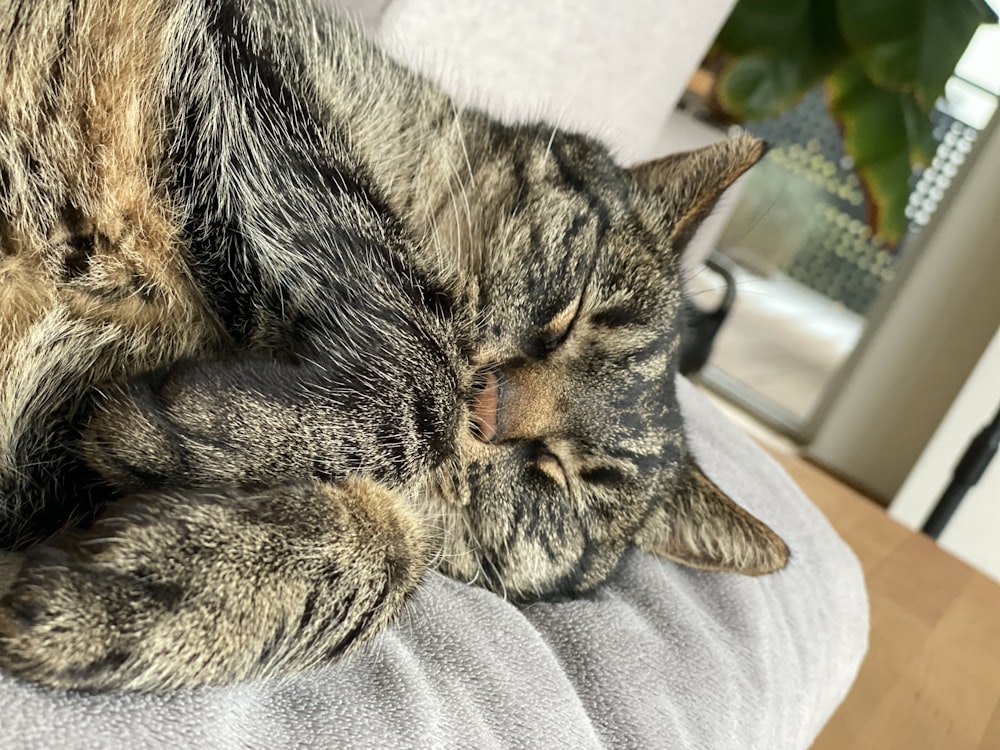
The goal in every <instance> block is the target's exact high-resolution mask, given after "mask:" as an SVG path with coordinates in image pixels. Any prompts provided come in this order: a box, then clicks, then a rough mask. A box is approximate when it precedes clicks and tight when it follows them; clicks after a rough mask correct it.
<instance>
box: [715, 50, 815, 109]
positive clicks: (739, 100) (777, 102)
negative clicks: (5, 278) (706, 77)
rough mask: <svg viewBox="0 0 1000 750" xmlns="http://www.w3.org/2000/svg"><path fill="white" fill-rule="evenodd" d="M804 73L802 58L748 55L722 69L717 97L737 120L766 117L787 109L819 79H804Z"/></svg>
mask: <svg viewBox="0 0 1000 750" xmlns="http://www.w3.org/2000/svg"><path fill="white" fill-rule="evenodd" d="M802 74H803V68H802V65H801V63H800V62H799V61H798V60H789V59H787V58H780V57H769V56H764V55H748V56H746V57H743V58H740V59H738V60H735V61H734V62H733V63H732V64H731V65H730V66H729V67H728V68H726V69H725V70H724V71H723V72H722V74H721V76H720V77H719V82H718V85H717V87H716V96H717V98H718V100H719V104H720V105H721V106H722V108H723V109H724V110H726V111H727V112H728V113H729V114H731V115H733V116H734V117H736V118H737V119H739V120H762V119H764V118H765V117H773V116H775V115H777V114H780V113H781V112H784V111H785V110H786V109H788V108H789V107H790V106H792V105H793V104H794V103H795V102H796V101H797V100H798V99H799V97H801V96H802V95H803V94H804V93H805V92H806V91H808V90H809V89H810V88H811V87H812V86H813V85H814V84H815V83H816V82H817V80H819V79H817V80H813V81H808V80H806V81H803V80H802ZM819 78H822V76H819Z"/></svg>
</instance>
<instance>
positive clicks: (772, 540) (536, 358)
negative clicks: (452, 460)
mask: <svg viewBox="0 0 1000 750" xmlns="http://www.w3.org/2000/svg"><path fill="white" fill-rule="evenodd" d="M727 149H728V150H727ZM512 151H513V157H512V158H511V160H510V168H509V170H503V169H499V168H498V169H495V170H494V182H493V184H489V183H487V184H479V185H477V188H476V191H475V192H474V193H473V195H474V196H475V197H476V199H477V200H486V201H488V204H489V205H490V206H491V207H492V213H485V214H484V215H483V216H482V217H481V218H480V220H479V221H477V222H476V226H477V227H478V236H472V237H470V238H468V241H469V242H478V243H481V247H480V248H479V252H480V253H481V259H480V260H479V261H477V263H476V264H475V268H474V273H473V275H474V279H475V283H474V284H473V287H474V288H475V294H474V297H475V298H474V300H473V306H474V308H475V314H476V315H475V318H476V321H477V326H476V331H475V333H474V336H473V338H474V345H473V357H472V359H473V362H472V365H473V366H474V367H475V368H477V373H478V374H477V377H476V379H475V383H474V385H473V389H472V394H471V396H470V398H469V403H470V409H469V412H470V413H469V419H470V430H469V436H466V438H465V439H464V440H463V441H462V442H461V445H460V452H461V454H462V456H461V461H460V464H459V468H458V471H459V472H460V474H461V476H460V478H459V489H457V490H452V489H451V485H450V484H449V483H447V482H442V484H443V486H444V487H445V489H444V490H443V491H442V494H443V495H445V496H447V497H448V498H449V500H450V501H451V502H452V503H453V504H454V505H453V507H452V508H451V509H450V511H449V519H450V522H449V523H447V524H446V525H447V527H448V530H449V534H448V541H449V544H447V545H446V551H445V556H444V560H443V564H444V565H445V567H446V568H447V569H448V570H449V572H451V573H452V574H455V575H459V576H460V577H465V578H472V579H476V578H478V579H479V582H481V583H483V584H484V585H486V586H488V587H490V588H493V589H495V590H499V591H503V592H505V593H506V594H507V595H509V596H511V598H514V599H528V598H536V597H538V596H545V595H553V594H555V595H558V594H561V593H570V592H576V591H584V590H588V589H590V588H593V587H594V586H595V585H597V584H598V583H600V582H601V581H603V580H605V579H606V578H607V577H608V576H609V575H610V574H611V573H612V572H613V571H614V570H615V568H616V567H617V566H618V564H619V562H620V560H621V558H622V557H623V555H624V553H625V551H626V550H627V549H628V548H629V547H631V546H633V545H635V544H640V545H641V546H643V547H645V548H647V549H650V550H653V551H656V552H658V553H660V554H661V555H663V556H666V557H671V558H673V559H677V560H679V561H681V562H685V563H687V564H690V565H695V566H698V567H705V568H713V569H733V570H740V571H741V572H748V573H762V572H768V571H770V570H774V569H777V568H779V567H781V566H782V565H783V564H784V561H785V559H786V557H787V550H786V548H785V547H784V544H783V543H782V542H781V541H780V539H778V538H777V537H776V536H775V535H774V534H773V533H772V532H770V530H769V529H767V527H765V526H763V524H760V523H759V522H758V521H756V520H755V519H752V517H750V516H749V515H748V514H746V513H744V512H742V511H740V509H739V508H738V507H737V506H735V505H734V504H733V503H732V502H731V501H730V500H728V498H726V497H725V496H724V495H723V494H722V493H721V492H719V491H718V490H717V489H716V488H715V487H714V485H712V484H711V482H709V481H708V480H707V479H706V478H705V477H704V475H702V474H701V472H700V471H699V470H698V469H697V466H696V465H695V464H694V462H693V461H692V459H691V458H690V456H689V455H688V452H687V448H686V445H685V441H684V435H683V426H682V421H681V415H680V413H679V409H678V405H677V401H676V396H675V392H674V377H675V373H676V359H677V352H678V344H679V338H680V328H679V310H680V305H681V299H682V291H681V277H680V270H679V268H680V266H679V262H678V261H679V259H678V255H679V253H678V245H680V244H682V243H683V242H684V241H686V237H687V236H688V235H689V233H690V232H691V231H692V229H693V226H694V225H695V224H696V223H697V222H698V221H699V220H700V218H701V217H702V216H703V215H704V213H705V212H706V211H707V210H708V209H709V208H710V206H711V205H712V204H713V203H714V201H715V199H716V198H717V197H718V195H719V193H721V191H722V190H723V189H724V188H725V187H726V186H727V185H728V184H729V183H731V182H732V180H734V179H735V177H736V176H738V175H739V174H740V173H741V172H742V171H744V170H745V169H746V168H748V167H749V166H750V165H751V164H752V163H753V162H754V161H756V159H757V158H759V156H760V153H761V151H762V147H761V145H760V144H759V143H757V142H754V141H751V140H750V139H745V140H742V141H737V142H730V144H729V145H728V146H725V147H720V148H719V149H717V151H716V152H705V153H696V154H693V155H690V156H688V157H672V158H670V159H668V160H664V161H662V162H661V163H660V164H659V166H658V167H657V166H655V165H650V166H646V167H641V168H639V169H637V170H633V171H627V170H623V169H621V168H619V167H617V166H616V165H614V163H613V162H612V161H611V159H610V158H609V157H608V156H607V154H606V153H605V152H604V151H603V150H602V149H601V148H599V147H598V146H597V145H595V144H594V143H593V142H591V141H589V140H587V139H584V138H579V137H575V136H558V137H556V138H554V139H553V140H552V142H551V143H545V142H539V141H538V139H530V138H525V139H524V140H522V141H515V142H514V144H513V148H512ZM699 169H701V170H702V174H699V173H698V172H697V170H699ZM489 173H490V171H489V170H483V172H482V174H489ZM483 181H484V180H483V179H482V178H481V180H480V182H481V183H482V182H483ZM706 532H707V536H704V538H703V537H702V536H701V535H703V534H705V533H706Z"/></svg>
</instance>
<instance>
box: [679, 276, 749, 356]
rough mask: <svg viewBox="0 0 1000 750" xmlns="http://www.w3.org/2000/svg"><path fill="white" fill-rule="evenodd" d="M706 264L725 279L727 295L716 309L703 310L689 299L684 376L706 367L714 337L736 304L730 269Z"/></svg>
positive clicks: (684, 336)
mask: <svg viewBox="0 0 1000 750" xmlns="http://www.w3.org/2000/svg"><path fill="white" fill-rule="evenodd" d="M705 265H706V266H707V267H708V268H710V269H711V270H712V271H714V272H715V273H717V274H718V275H719V276H721V277H722V279H723V281H725V283H726V293H725V295H724V296H723V297H722V302H720V303H719V306H718V307H717V308H715V309H714V310H703V309H702V308H700V307H698V306H697V305H695V304H694V303H693V302H691V301H690V300H687V302H686V304H685V315H686V318H685V321H684V324H685V327H684V334H683V339H682V340H681V352H680V364H679V367H680V371H681V374H682V375H692V374H694V373H696V372H698V371H699V370H701V368H703V367H704V366H705V365H706V363H707V362H708V358H709V357H710V356H711V355H712V345H713V344H714V342H715V337H716V335H717V334H718V333H719V329H720V328H721V327H722V324H723V322H725V320H726V317H727V316H728V315H729V311H730V309H732V306H733V302H735V301H736V279H735V278H733V274H732V273H730V271H729V269H728V268H726V267H725V266H724V265H723V264H722V263H720V262H718V261H716V260H713V259H712V258H709V259H708V260H706V261H705Z"/></svg>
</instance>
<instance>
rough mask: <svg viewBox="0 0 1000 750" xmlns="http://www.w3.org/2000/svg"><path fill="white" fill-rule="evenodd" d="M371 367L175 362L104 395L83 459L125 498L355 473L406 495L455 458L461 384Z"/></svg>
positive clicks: (435, 372)
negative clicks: (423, 475)
mask: <svg viewBox="0 0 1000 750" xmlns="http://www.w3.org/2000/svg"><path fill="white" fill-rule="evenodd" d="M366 367H370V365H365V364H364V363H361V362H355V363H350V364H348V365H346V366H345V364H344V363H343V362H335V361H328V362H320V363H316V362H311V363H302V364H298V363H296V364H291V363H286V362H280V361H274V360H267V359H262V358H258V357H254V356H252V355H243V356H241V357H238V358H233V359H229V360H225V361H187V362H179V363H175V364H174V365H172V366H170V367H167V368H163V369H161V370H159V371H157V372H154V373H150V374H148V375H144V376H141V377H138V378H134V379H133V380H131V381H129V382H128V383H126V384H124V385H123V386H118V387H109V388H107V389H103V390H102V393H101V395H100V396H99V397H98V399H97V405H96V407H95V409H94V413H93V416H92V418H91V419H90V422H89V425H88V427H87V428H86V429H85V430H84V433H83V440H82V442H81V450H82V453H83V456H84V458H85V460H86V462H87V464H88V465H89V466H90V467H92V468H93V469H94V470H96V471H97V472H98V473H99V474H100V475H101V476H102V477H103V478H104V479H105V480H107V481H109V482H110V483H111V484H113V485H115V486H116V487H118V488H119V489H122V490H125V491H136V490H140V489H146V488H152V487H178V486H180V487H189V488H211V487H217V486H238V487H257V486H268V485H273V484H279V483H284V482H287V481H292V480H299V479H305V478H309V477H320V478H324V479H331V480H338V479H341V478H343V477H346V476H349V475H357V474H362V475H365V476H371V477H373V478H375V479H377V480H379V481H382V482H384V483H386V484H389V485H392V486H401V485H404V484H407V483H408V482H410V481H412V480H413V479H414V478H415V477H416V476H417V475H418V474H419V473H420V472H422V471H424V470H425V469H427V468H428V467H430V466H433V465H435V464H436V463H437V462H438V461H440V460H441V459H443V458H444V457H446V456H447V455H449V454H450V452H451V451H452V449H453V444H454V440H455V436H456V434H457V430H458V423H459V418H460V397H459V385H458V383H457V376H456V375H455V374H454V368H453V367H450V366H448V364H447V363H440V365H439V366H438V367H431V366H429V365H427V366H424V367H421V368H418V367H415V366H413V365H412V363H410V367H409V368H408V369H406V370H403V369H398V370H397V371H391V369H390V368H382V371H380V372H379V373H377V375H376V374H375V373H371V372H366V371H365V368H366Z"/></svg>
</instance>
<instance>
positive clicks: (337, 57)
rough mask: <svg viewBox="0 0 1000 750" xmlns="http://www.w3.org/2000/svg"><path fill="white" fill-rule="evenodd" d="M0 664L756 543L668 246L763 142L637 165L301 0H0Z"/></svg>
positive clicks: (194, 664)
mask: <svg viewBox="0 0 1000 750" xmlns="http://www.w3.org/2000/svg"><path fill="white" fill-rule="evenodd" d="M0 88H2V90H3V91H4V94H3V96H2V97H0V537H2V540H3V542H4V544H5V545H6V546H8V547H14V546H19V545H25V544H27V543H28V542H31V541H35V540H37V539H38V538H40V537H43V536H45V535H47V534H49V533H50V532H52V531H54V530H56V529H57V528H59V527H61V526H63V525H64V524H65V523H66V522H67V521H69V520H75V519H79V518H81V517H89V516H95V517H96V521H93V522H90V521H89V520H88V522H87V523H85V524H84V526H83V528H80V529H71V530H67V531H63V532H61V533H60V534H58V535H57V536H56V537H55V538H53V539H51V540H49V541H47V542H45V543H43V544H40V545H36V546H34V547H33V548H32V549H31V550H29V552H28V553H27V557H26V560H25V562H24V564H23V567H22V568H21V570H20V573H19V576H18V578H17V579H16V581H15V582H14V585H13V589H12V590H11V592H10V593H9V594H8V595H7V596H6V598H5V599H4V600H3V601H2V604H0V665H2V666H3V667H4V668H7V669H9V670H12V671H14V672H15V673H17V674H19V675H21V676H23V677H26V678H28V679H32V680H37V681H40V682H44V683H47V684H50V685H55V686H61V687H84V688H92V689H162V688H167V687H174V686H181V685H193V684H201V683H217V682H222V681H226V680H232V679H241V678H249V677H259V676H269V675H275V674H283V673H288V672H290V671H294V670H299V669H304V668H307V667H310V666H313V665H316V664H320V663H323V662H324V661H327V660H329V659H330V658H331V657H333V656H335V655H337V654H339V653H341V652H342V651H343V650H345V649H346V648H349V647H351V646H353V645H354V644H356V643H359V642H361V641H362V640H364V638H366V637H367V636H369V635H371V634H372V633H373V632H376V631H377V630H378V629H379V628H380V627H382V626H383V625H384V624H385V623H387V622H389V621H390V620H391V619H392V617H393V616H394V615H395V614H396V613H397V612H398V611H399V609H400V608H401V607H402V605H403V602H404V600H405V598H406V596H407V595H408V594H409V593H410V592H412V590H413V589H414V588H415V586H416V585H417V584H418V582H419V581H420V578H421V576H422V574H423V572H424V570H425V569H426V567H427V566H428V565H429V564H433V563H435V562H436V564H438V565H439V566H440V567H441V568H442V569H443V570H444V571H445V572H447V573H449V574H451V575H454V576H456V577H458V578H460V579H464V580H469V581H475V582H477V583H480V584H482V585H484V586H487V587H489V588H491V589H493V590H496V591H498V592H502V593H504V594H506V595H507V596H509V597H511V598H513V599H516V600H529V599H532V598H536V597H546V596H561V595H568V594H573V593H576V592H581V591H586V590H589V589H592V588H593V587H594V586H596V585H598V584H599V583H601V582H602V581H604V580H605V579H607V577H608V576H609V575H611V574H612V573H613V571H614V570H615V568H616V567H617V566H618V565H619V563H620V561H621V559H622V556H623V554H624V552H625V551H626V550H627V549H628V548H629V547H631V546H633V545H636V544H638V545H640V546H641V547H643V548H644V549H647V550H650V551H653V552H656V553H658V554H660V555H663V556H665V557H668V558H671V559H675V560H678V561H681V562H684V563H686V564H691V565H696V566H698V567H704V568H708V569H719V570H735V571H739V572H743V573H750V574H759V573H763V572H769V571H773V570H776V569H778V568H780V567H781V566H782V565H783V564H784V562H785V560H786V558H787V550H786V548H785V546H784V544H783V543H782V542H781V540H780V539H778V538H777V537H776V536H775V535H774V534H773V533H772V532H771V531H770V530H769V529H767V527H766V526H764V525H763V524H761V523H760V522H759V521H757V520H756V519H753V518H752V517H751V516H749V515H748V514H746V513H745V512H743V511H742V510H740V509H739V508H738V507H737V506H736V505H735V504H733V503H732V502H731V501H730V500H728V499H727V498H726V497H725V496H724V495H722V493H721V492H719V490H718V489H717V488H715V486H714V485H713V484H712V483H711V482H710V481H709V480H708V479H707V478H706V477H705V476H704V475H703V474H702V473H701V472H700V470H698V468H697V466H696V464H695V463H694V461H693V460H692V458H691V457H690V455H689V454H688V451H687V448H686V446H685V441H684V437H683V430H682V425H681V420H680V415H679V413H678V408H677V403H676V399H675V396H674V386H673V378H674V373H675V360H676V352H677V345H678V336H679V331H678V309H679V305H680V303H681V287H680V278H679V266H678V258H677V253H678V250H679V249H680V247H682V246H683V244H684V242H685V241H686V240H687V238H688V236H689V235H690V233H691V232H692V231H693V229H694V227H695V226H696V225H697V223H698V221H699V220H700V218H701V217H702V216H703V215H704V214H705V213H706V212H707V211H708V210H709V209H710V208H711V205H712V204H713V202H714V201H715V199H716V198H717V197H718V195H719V194H720V192H721V191H722V190H723V189H724V188H725V187H726V186H728V184H729V183H731V182H732V181H733V180H734V179H735V178H736V177H737V176H738V175H739V174H740V173H742V172H743V171H744V170H745V169H747V168H748V167H749V166H751V165H752V164H753V163H754V162H755V161H756V159H757V158H759V156H760V153H761V151H762V147H761V145H760V144H759V143H758V142H756V141H753V140H752V139H749V138H741V139H736V140H733V141H729V142H725V143H722V144H719V145H718V146H716V147H712V148H709V149H706V150H704V151H700V152H693V153H689V154H682V155H677V156H674V157H669V158H667V159H663V160H661V161H659V162H655V163H651V164H647V165H643V166H641V167H637V168H634V169H632V170H624V169H621V168H620V167H618V166H616V165H615V164H614V163H613V162H612V160H611V159H610V157H609V156H608V154H607V153H606V151H605V150H604V149H603V148H602V147H601V146H600V145H598V144H597V143H595V142H593V141H592V140H590V139H588V138H585V137H581V136H577V135H572V134H567V133H561V132H553V131H552V129H551V128H550V127H548V126H542V125H525V126H517V127H512V126H506V125H501V124H498V123H496V122H494V121H492V120H490V119H489V118H487V117H485V116H483V115H481V114H478V113H475V112H463V111H459V110H458V109H456V107H455V106H454V104H453V103H452V102H451V101H450V100H449V99H448V97H446V96H445V95H444V94H443V93H442V92H441V91H440V90H438V89H437V88H435V87H434V86H432V85H430V84H429V83H427V82H426V81H424V80H423V79H421V78H418V77H417V76H415V75H413V74H411V73H409V72H407V71H406V70H404V69H403V68H401V67H400V66H398V65H397V64H395V63H393V62H392V61H390V60H389V59H388V58H387V57H385V56H384V55H382V54H381V53H380V52H379V51H377V49H376V48H375V47H374V46H372V45H371V44H370V43H369V42H367V41H365V39H364V38H363V37H362V36H361V35H360V34H359V33H358V32H357V31H356V30H354V29H353V28H352V27H350V26H349V25H345V24H342V23H338V22H335V21H334V20H332V19H331V18H330V17H328V15H326V11H324V10H323V9H322V8H320V7H318V6H317V5H314V4H313V3H311V2H293V1H292V0H274V1H273V2H256V1H253V0H223V1H222V2H209V0H181V1H180V2H170V1H168V0H135V1H134V2H129V3H121V2H117V1H116V0H75V1H74V0H0Z"/></svg>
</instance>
